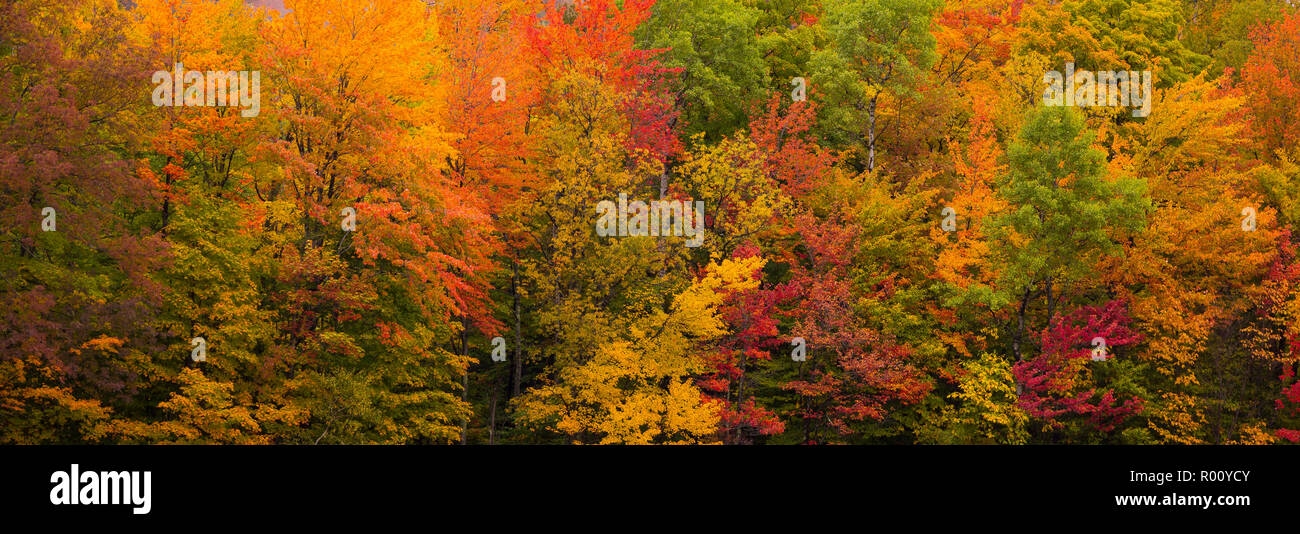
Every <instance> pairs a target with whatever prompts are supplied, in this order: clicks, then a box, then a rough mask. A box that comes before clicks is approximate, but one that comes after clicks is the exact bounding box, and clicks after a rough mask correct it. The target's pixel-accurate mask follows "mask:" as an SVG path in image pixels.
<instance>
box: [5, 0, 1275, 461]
mask: <svg viewBox="0 0 1300 534" xmlns="http://www.w3.org/2000/svg"><path fill="white" fill-rule="evenodd" d="M247 4H249V2H245V1H242V0H138V1H135V2H116V1H113V0H88V1H83V2H72V3H67V2H56V1H53V0H15V1H11V2H6V3H4V4H3V5H0V117H2V118H0V147H2V148H3V150H0V198H3V200H4V202H3V203H0V218H3V220H4V221H5V223H4V224H3V225H0V268H3V272H4V273H5V274H6V276H5V277H4V279H3V281H0V442H2V443H225V444H313V443H314V444H338V443H413V444H425V443H427V444H435V443H439V444H441V443H466V444H469V443H488V444H496V443H539V444H540V443H584V444H585V443H591V444H598V443H610V444H612V443H629V444H669V443H683V444H686V443H689V444H695V443H701V444H702V443H725V444H795V443H854V444H865V443H945V444H962V443H996V444H1028V443H1188V444H1190V443H1224V444H1228V443H1232V444H1245V443H1257V444H1258V443H1293V442H1300V410H1298V407H1300V385H1298V384H1300V379H1297V376H1298V375H1297V372H1300V371H1298V367H1297V366H1298V365H1300V331H1297V326H1296V325H1297V318H1298V317H1300V284H1297V279H1298V277H1300V274H1297V273H1298V272H1300V270H1298V269H1300V267H1298V265H1300V263H1298V262H1297V259H1296V253H1295V247H1296V238H1295V236H1296V235H1300V234H1297V232H1300V164H1297V161H1298V160H1300V139H1298V138H1297V137H1296V134H1295V132H1296V129H1297V128H1296V126H1297V124H1298V123H1300V111H1298V110H1300V107H1297V105H1296V97H1297V96H1300V95H1298V94H1297V88H1298V87H1300V85H1298V83H1297V82H1298V79H1297V78H1296V76H1297V68H1296V67H1297V65H1296V58H1297V57H1300V54H1297V51H1298V50H1300V43H1298V42H1297V38H1296V36H1297V35H1300V12H1298V11H1297V7H1296V6H1292V5H1287V4H1286V3H1282V2H1267V1H1264V0H1245V1H1241V2H1227V1H1222V0H1201V1H1175V0H1106V1H1097V0H1066V1H1062V2H1041V1H1031V0H1023V1H1022V0H1012V1H1008V2H997V1H994V0H946V1H939V0H906V1H902V0H898V1H889V2H884V1H875V0H853V1H847V2H827V1H822V0H774V1H762V2H759V1H757V0H719V1H703V0H657V1H656V0H625V1H615V0H577V1H565V2H543V3H538V2H529V1H525V0H494V1H489V2H482V1H474V0H447V1H439V2H424V1H421V0H326V1H313V2H305V1H292V0H291V1H288V2H286V3H285V5H284V6H283V7H284V9H280V10H277V9H272V8H264V7H253V6H250V5H247ZM1066 63H1074V64H1075V67H1076V69H1080V70H1097V71H1106V70H1114V71H1118V70H1125V71H1144V70H1151V71H1153V73H1154V80H1155V81H1154V84H1153V87H1154V90H1153V91H1152V93H1151V94H1150V97H1151V113H1150V114H1148V115H1146V116H1141V117H1139V116H1133V115H1131V114H1130V113H1128V110H1127V109H1125V108H1123V107H1118V106H1092V107H1075V106H1051V105H1045V104H1044V100H1043V98H1042V97H1043V90H1044V85H1045V82H1044V74H1045V73H1047V72H1050V71H1057V70H1060V69H1063V68H1064V65H1065V64H1066ZM179 65H183V67H184V69H185V71H187V72H186V73H183V74H182V79H181V80H180V81H181V82H183V83H182V90H181V92H180V93H178V94H177V95H176V96H177V97H178V98H179V99H180V103H182V104H184V105H175V101H173V102H172V103H171V104H169V105H159V104H156V103H155V102H153V101H152V100H151V97H152V96H154V95H153V92H154V91H155V87H154V86H155V85H157V84H158V83H159V82H157V81H156V80H155V74H157V73H163V74H167V75H168V76H170V74H169V73H172V72H174V71H173V69H179V68H181V67H179ZM209 73H211V74H217V75H219V76H221V77H222V80H223V81H228V80H233V79H239V74H240V73H248V74H252V73H257V74H258V77H257V78H256V79H258V80H259V82H258V89H259V91H258V94H257V95H256V99H255V102H256V104H255V105H256V110H255V111H254V110H253V109H251V108H241V107H240V106H232V105H207V104H206V103H205V102H204V99H203V98H194V99H190V100H187V99H186V95H187V94H190V95H193V96H195V97H197V96H198V93H197V92H196V91H202V90H204V89H205V88H204V87H203V84H197V88H196V87H195V85H194V84H192V83H188V82H186V78H189V77H198V78H195V79H200V78H203V77H206V76H208V75H209ZM227 73H235V74H236V76H235V77H234V78H229V79H227V78H225V74H227ZM797 79H802V80H803V82H806V89H807V92H806V95H803V94H801V93H800V92H799V91H797V90H795V89H796V88H797V86H798V85H799V81H798V80H797ZM167 89H172V87H170V86H169V87H167ZM241 89H246V90H251V89H252V88H251V87H242V88H241ZM166 92H167V93H170V92H171V91H166ZM212 96H215V94H214V95H212ZM802 96H806V97H807V98H806V99H804V98H802ZM244 112H250V113H244ZM620 199H622V200H623V201H625V202H626V204H625V205H626V206H630V207H631V211H633V212H634V213H633V214H631V215H630V217H629V219H630V221H629V223H628V224H627V225H626V226H625V227H624V229H627V228H629V227H630V228H632V229H636V228H640V226H639V224H640V222H639V221H640V220H639V219H638V216H637V215H636V214H635V212H636V210H637V209H638V208H640V207H645V208H647V209H648V207H649V206H650V205H652V204H651V203H655V202H662V203H667V202H672V203H673V205H675V206H677V205H679V204H676V203H678V202H681V203H686V204H685V205H686V206H687V209H685V210H683V213H682V215H683V216H685V215H688V214H689V215H691V217H689V219H690V221H689V223H690V224H687V225H682V227H681V228H678V230H685V229H690V230H691V231H692V232H691V233H690V234H687V233H685V232H683V231H676V232H673V231H669V232H667V233H665V234H664V235H657V234H659V232H655V234H652V235H635V233H636V232H632V234H633V235H629V233H628V232H622V233H619V232H614V234H615V235H610V232H605V231H604V230H606V229H608V228H606V227H603V226H601V224H602V223H601V222H600V221H601V220H602V219H601V217H602V216H601V212H600V210H601V209H602V208H601V206H608V205H609V204H614V205H615V206H617V205H618V203H619V202H620ZM697 203H698V204H697ZM697 205H698V206H702V208H701V210H700V214H701V216H700V217H699V218H698V220H697V219H696V218H695V217H694V215H695V214H694V207H695V206H697ZM669 212H670V213H671V209H670V210H669ZM615 215H617V214H615ZM616 218H617V217H616ZM683 218H685V217H679V218H678V219H679V220H680V219H683ZM652 220H657V219H652ZM615 226H618V225H617V224H615ZM662 228H672V225H671V224H669V225H667V226H663V227H660V229H662ZM695 228H700V229H702V234H701V235H695V234H694V232H693V231H694V229H695Z"/></svg>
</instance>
